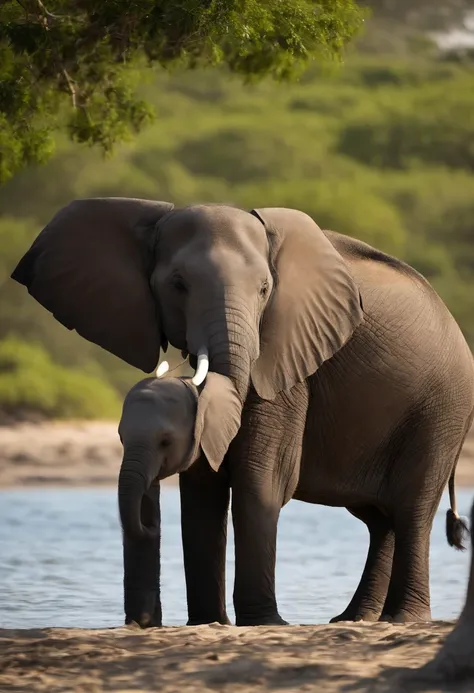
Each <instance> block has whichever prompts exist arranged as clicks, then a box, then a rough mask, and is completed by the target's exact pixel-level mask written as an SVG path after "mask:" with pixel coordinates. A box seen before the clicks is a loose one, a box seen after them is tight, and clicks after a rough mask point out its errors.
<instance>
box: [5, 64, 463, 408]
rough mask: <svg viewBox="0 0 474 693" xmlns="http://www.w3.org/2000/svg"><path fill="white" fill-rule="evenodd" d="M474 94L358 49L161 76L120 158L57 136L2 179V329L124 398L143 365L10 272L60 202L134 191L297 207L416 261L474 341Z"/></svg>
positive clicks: (458, 75) (456, 69) (446, 75)
mask: <svg viewBox="0 0 474 693" xmlns="http://www.w3.org/2000/svg"><path fill="white" fill-rule="evenodd" d="M472 94H474V73H473V72H472V69H471V68H470V67H469V66H463V65H462V64H459V63H456V62H445V61H441V60H438V59H433V58H431V59H426V58H422V57H419V58H418V59H416V60H415V59H413V57H410V58H407V59H400V58H397V59H396V58H393V57H389V58H387V57H384V56H381V55H379V56H377V57H376V58H372V57H368V56H365V57H361V56H354V57H352V58H351V60H350V61H349V62H348V64H347V65H345V66H344V68H343V69H339V70H337V71H334V72H332V73H329V72H327V71H322V70H321V69H320V68H318V67H317V66H313V67H312V68H310V69H308V70H307V71H306V72H305V73H304V75H303V76H302V78H301V80H300V81H299V83H292V84H287V85H285V86H284V87H282V86H281V85H277V84H275V83H274V82H273V81H270V80H263V81H262V82H260V83H259V84H248V85H245V84H243V83H242V81H241V80H240V79H238V78H231V77H230V76H229V73H228V71H227V70H221V69H216V70H214V71H201V70H199V69H196V70H195V71H194V72H192V73H190V72H189V71H184V72H179V73H176V74H172V75H170V74H166V73H164V72H159V73H157V74H156V75H155V76H154V79H153V81H152V82H151V83H149V84H145V85H142V86H141V87H140V98H144V99H145V100H146V101H147V102H149V103H150V104H152V105H153V106H154V107H155V108H156V110H157V111H158V119H157V120H156V122H155V123H154V124H153V125H152V126H151V127H150V128H147V129H146V130H145V131H143V132H142V133H141V134H140V135H139V136H138V137H137V139H136V140H135V141H134V142H133V143H128V144H124V145H122V146H120V147H119V148H118V149H117V152H116V155H115V156H114V157H113V158H111V159H108V160H103V159H102V157H101V156H100V153H99V152H98V151H97V149H92V150H91V149H89V148H88V147H84V146H77V145H75V146H74V145H72V144H71V143H70V142H68V141H67V138H66V137H62V138H60V139H58V141H57V151H56V154H55V156H54V157H53V158H52V159H51V160H50V161H49V162H48V163H47V164H46V165H45V166H43V167H35V166H32V167H30V168H29V169H27V170H25V171H23V172H22V173H20V174H18V175H17V176H15V177H14V178H13V179H12V180H11V181H10V182H8V183H7V184H5V185H4V186H3V187H2V188H0V213H1V214H2V216H1V217H0V340H1V339H5V338H7V337H8V336H9V335H15V336H16V337H17V338H18V339H21V340H25V341H26V342H40V343H41V344H42V345H43V346H44V349H45V350H46V351H47V353H48V354H49V355H50V357H51V359H52V362H53V363H54V364H57V365H58V366H61V367H63V368H67V369H68V370H69V369H72V370H73V372H74V373H78V372H80V373H84V374H86V375H87V376H88V377H93V378H96V379H97V380H98V381H101V382H103V383H106V384H107V386H109V387H110V388H113V391H114V392H115V393H118V396H122V395H123V394H124V393H125V392H126V390H127V389H128V388H129V387H130V386H131V384H132V383H133V382H136V381H137V380H138V379H139V378H141V377H142V376H143V374H142V373H141V372H139V371H137V370H135V369H133V368H131V367H129V366H127V365H125V364H124V363H122V362H121V361H119V360H118V359H116V358H115V357H113V356H111V355H110V354H107V353H106V352H105V351H103V350H101V349H99V348H98V347H95V346H93V345H92V344H89V343H88V342H86V341H85V340H84V339H82V338H81V337H79V336H78V335H77V334H76V333H73V332H69V331H67V330H66V329H65V328H64V327H62V326H61V325H60V324H59V323H57V322H56V321H55V320H54V319H53V318H52V316H51V315H50V314H49V313H47V312H46V311H45V310H44V309H43V308H41V307H40V306H39V305H38V304H37V303H36V302H35V301H33V300H32V299H31V298H30V297H29V296H28V295H27V293H26V292H25V290H24V289H23V288H22V287H20V286H19V285H17V284H16V283H15V282H12V281H9V280H8V276H9V273H10V271H11V269H12V267H13V266H14V265H15V264H16V261H17V260H18V258H19V257H20V256H21V255H22V253H23V252H24V250H26V248H27V247H28V246H29V244H30V242H31V240H32V239H33V238H34V236H35V235H36V234H37V233H38V231H39V230H40V229H41V227H42V225H43V224H44V223H46V222H47V221H48V220H49V219H50V218H51V216H52V215H53V214H54V213H55V212H56V210H57V209H58V208H59V207H60V206H62V205H64V204H66V203H67V202H69V201H70V200H71V199H74V198H77V197H86V196H99V195H125V196H138V197H148V198H154V199H163V200H171V201H173V202H175V203H176V204H178V205H180V204H189V203H192V202H195V201H210V202H213V201H223V202H230V203H235V204H238V205H240V206H242V207H244V208H251V207H254V206H266V205H269V206H272V205H278V206H290V207H296V208H299V209H302V210H304V211H306V212H307V213H309V214H310V215H311V216H313V218H314V219H315V220H316V221H317V222H318V223H319V224H320V225H321V226H322V227H323V228H332V229H334V230H337V231H340V232H342V233H347V234H349V235H353V236H356V237H358V238H361V239H362V240H364V241H366V242H368V243H370V244H373V245H375V246H377V247H379V248H381V249H382V250H385V251H387V252H389V253H393V254H395V255H397V256H399V257H401V258H403V259H405V260H407V261H408V262H409V263H410V264H413V265H414V266H415V267H416V268H417V269H419V270H420V271H421V272H422V273H423V274H425V275H426V276H427V278H428V279H429V280H430V281H431V282H432V283H433V285H434V286H435V288H436V289H437V290H438V291H439V293H440V295H441V296H442V298H443V299H444V300H445V301H446V303H447V304H448V306H449V308H450V309H451V311H452V312H453V314H454V315H455V317H456V318H457V320H458V321H459V323H460V325H461V327H462V329H463V331H464V333H465V335H466V337H467V339H468V341H469V342H470V344H471V346H474V318H473V316H474V250H473V244H472V234H473V223H474V222H473V219H474V194H473V193H474V170H473V166H472V160H473V159H472V157H473V153H472V142H473V141H474V137H473V136H472V135H473V134H474V133H473V132H472V117H471V114H472V112H473V108H472V107H473V106H474V102H473V100H472V96H471V95H472ZM359 138H360V139H359ZM170 355H171V359H170V360H171V361H172V363H173V364H177V363H179V360H180V358H179V355H177V354H176V352H175V351H173V350H171V351H170V352H168V353H167V355H166V356H167V358H168V357H169V356H170ZM0 401H1V395H0ZM91 401H92V400H91ZM101 407H102V405H101ZM101 407H98V409H97V412H96V413H97V414H99V409H101ZM50 411H51V410H50Z"/></svg>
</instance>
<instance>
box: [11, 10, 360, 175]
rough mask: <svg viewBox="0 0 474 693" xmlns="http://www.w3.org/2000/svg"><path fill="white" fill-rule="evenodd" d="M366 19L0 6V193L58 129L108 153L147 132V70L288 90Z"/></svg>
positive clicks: (330, 13)
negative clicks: (208, 70)
mask: <svg viewBox="0 0 474 693" xmlns="http://www.w3.org/2000/svg"><path fill="white" fill-rule="evenodd" d="M362 20H363V12H362V11H361V10H360V9H359V8H358V7H357V6H356V5H355V3H354V2H353V0H331V1H329V0H319V1H317V2H316V1H314V0H279V1H278V2H274V1H273V0H264V1H262V0H208V1H206V2H198V1H197V0H183V1H182V2H179V3H177V2H175V1H173V0H162V1H161V2H156V1H155V0H135V1H134V2H130V1H129V0H81V2H75V3H71V2H67V1H66V0H45V1H44V2H43V1H42V0H3V1H2V2H1V3H0V183H2V182H3V181H5V180H7V179H8V178H10V177H11V176H12V175H13V174H14V173H15V172H16V171H18V170H20V169H21V168H22V167H24V166H27V165H29V164H31V163H33V162H35V163H43V162H44V161H46V160H47V159H48V158H49V156H50V154H51V152H52V149H53V144H54V142H53V139H52V132H53V131H54V130H56V129H58V128H64V129H65V130H66V131H67V132H68V133H69V136H70V137H71V138H72V139H73V140H74V141H76V142H83V143H86V144H89V145H99V147H100V148H101V149H102V150H103V152H105V153H110V152H111V151H112V148H113V146H114V144H115V143H116V142H118V141H121V140H126V139H127V138H128V137H129V136H130V134H133V133H136V132H138V131H139V130H140V129H141V128H142V127H143V126H144V125H145V124H147V123H149V122H150V121H151V120H152V117H153V111H152V109H151V108H150V106H149V104H148V103H147V102H146V101H144V100H142V99H141V98H139V97H138V96H137V94H136V89H135V86H136V82H137V68H138V67H139V66H142V65H143V64H147V65H151V66H153V65H155V66H160V67H162V68H166V69H171V68H175V67H180V68H186V69H194V68H196V67H199V66H203V65H214V66H215V65H223V66H226V68H227V69H228V70H229V71H230V72H231V73H235V74H239V75H241V76H243V77H244V78H246V79H258V78H262V77H264V76H265V75H271V76H272V77H275V78H276V79H279V80H284V79H288V78H290V77H291V76H293V75H295V74H298V72H300V71H301V70H302V69H303V68H304V67H305V66H306V65H307V63H308V62H309V61H310V60H311V59H314V58H319V59H331V58H337V57H339V56H340V55H341V51H342V49H343V47H344V45H345V44H346V43H347V41H349V39H350V38H351V37H352V36H353V35H354V33H355V32H356V31H357V30H358V29H359V27H360V26H361V23H362Z"/></svg>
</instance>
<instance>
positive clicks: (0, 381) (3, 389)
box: [0, 338, 121, 419]
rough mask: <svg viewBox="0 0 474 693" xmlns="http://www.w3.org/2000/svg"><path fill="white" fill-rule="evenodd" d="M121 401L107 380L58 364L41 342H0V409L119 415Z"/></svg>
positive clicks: (65, 414) (20, 413)
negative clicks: (38, 343)
mask: <svg viewBox="0 0 474 693" xmlns="http://www.w3.org/2000/svg"><path fill="white" fill-rule="evenodd" d="M120 408H121V403H120V399H119V397H118V395H117V393H116V392H115V391H114V390H113V389H112V388H111V387H110V386H109V385H107V384H106V383H105V382H103V381H102V380H100V379H99V378H97V377H94V376H92V375H88V374H87V373H84V372H81V371H78V370H75V369H72V368H71V369H68V368H64V367H63V366H58V365H56V364H55V363H54V362H53V360H52V359H51V357H50V356H49V354H48V353H47V352H46V351H45V349H44V348H43V347H41V346H40V345H34V344H26V343H24V342H22V341H20V340H19V339H15V338H7V339H4V340H3V341H1V342H0V411H2V412H3V413H4V414H5V413H6V414H10V415H12V414H16V415H17V416H25V415H28V414H30V413H31V412H35V413H40V414H43V415H44V416H45V417H56V418H81V419H91V418H95V417H99V418H116V417H117V416H119V415H120Z"/></svg>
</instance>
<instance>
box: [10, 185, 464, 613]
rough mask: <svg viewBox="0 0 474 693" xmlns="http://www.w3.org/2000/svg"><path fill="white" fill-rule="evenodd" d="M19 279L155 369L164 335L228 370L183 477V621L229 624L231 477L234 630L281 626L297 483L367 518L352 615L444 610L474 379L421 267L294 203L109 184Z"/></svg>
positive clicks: (59, 227) (30, 256) (61, 314)
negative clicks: (327, 228) (286, 532)
mask: <svg viewBox="0 0 474 693" xmlns="http://www.w3.org/2000/svg"><path fill="white" fill-rule="evenodd" d="M12 276H13V278H14V279H16V280H17V281H19V282H20V283H22V284H25V285H26V286H27V287H28V290H29V292H30V293H31V294H32V295H33V296H34V297H35V298H36V299H37V300H38V301H39V302H40V303H41V304H42V305H43V306H45V307H46V308H47V309H49V310H50V311H51V312H52V313H53V314H54V315H55V317H56V318H57V319H58V320H60V321H61V322H62V323H63V324H65V325H66V326H67V327H69V328H70V329H72V328H75V329H76V330H77V331H78V332H79V333H80V334H82V335H83V336H84V337H86V338H87V339H89V340H91V341H93V342H95V343H97V344H100V345H101V346H102V347H104V348H105V349H107V350H109V351H111V352H112V353H114V354H116V355H117V356H119V357H120V358H122V359H124V360H125V361H128V362H129V363H131V364H133V365H135V366H137V367H139V368H141V369H143V370H144V371H146V372H149V371H151V370H152V369H153V368H154V367H155V365H156V363H157V360H158V357H159V350H160V346H161V347H162V348H163V349H165V350H166V347H167V345H168V342H170V343H171V344H172V345H174V346H175V347H177V348H179V349H181V350H184V351H187V352H189V353H190V354H191V357H192V360H193V361H194V362H195V360H196V356H197V355H201V357H202V358H204V359H206V357H207V356H208V358H209V363H210V368H211V370H213V371H216V372H218V373H221V374H222V375H225V376H228V377H229V378H230V379H231V381H232V382H233V383H234V386H235V389H236V392H237V394H238V397H237V398H235V397H234V398H232V403H231V404H229V405H226V406H224V405H223V406H222V407H221V408H220V410H219V414H220V416H219V419H218V420H216V421H215V428H216V435H215V436H214V435H212V431H210V432H209V431H208V432H207V434H206V437H207V440H208V444H207V446H206V449H205V450H204V452H205V455H206V458H207V460H208V461H209V465H208V464H207V463H206V462H205V460H204V458H203V457H201V460H200V462H198V463H197V464H195V465H194V466H193V467H191V468H190V469H189V471H187V472H186V473H184V474H182V475H181V477H180V489H181V503H182V523H183V529H182V533H183V547H184V558H185V570H186V584H187V597H188V612H189V623H193V624H195V623H206V622H210V621H220V622H223V623H225V622H227V621H228V619H227V614H226V610H225V576H224V565H225V545H226V526H227V510H228V504H229V487H230V486H231V487H232V515H233V523H234V534H235V560H236V576H235V588H234V606H235V611H236V621H237V624H240V625H244V624H250V625H253V624H268V623H283V621H282V619H281V617H280V616H279V614H278V610H277V604H276V599H275V585H274V571H275V546H276V532H277V522H278V517H279V512H280V509H281V507H282V506H283V505H284V504H285V503H286V502H287V501H288V500H289V499H290V498H291V497H295V498H299V499H301V500H304V501H309V502H312V503H322V504H327V505H335V506H343V507H347V508H348V509H349V510H350V511H351V512H352V513H353V514H354V515H356V516H357V517H359V518H360V519H361V520H362V521H364V522H365V523H366V524H367V526H368V528H369V532H370V548H369V553H368V557H367V563H366V566H365V570H364V574H363V576H362V579H361V583H360V585H359V587H358V589H357V591H356V593H355V595H354V598H353V600H352V601H351V603H350V605H349V606H348V608H347V609H346V611H345V612H344V613H343V614H342V615H341V617H340V618H350V619H359V618H366V619H376V618H378V617H379V616H380V614H382V617H383V618H389V619H395V620H398V621H410V620H419V619H427V618H429V617H430V600H429V571H428V557H429V535H430V530H431V525H432V521H433V516H434V514H435V511H436V508H437V506H438V504H439V501H440V498H441V494H442V491H443V489H444V487H445V485H446V483H447V481H448V477H450V475H451V476H452V477H453V475H454V469H455V465H456V462H457V459H458V456H459V454H460V450H461V447H462V444H463V441H464V438H465V435H466V433H467V431H468V429H469V426H470V423H471V420H472V416H473V407H474V388H473V382H474V377H473V361H472V355H471V353H470V351H469V349H468V347H467V344H466V342H465V340H464V338H463V337H462V334H461V332H460V330H459V328H458V326H457V325H456V323H455V321H454V319H453V318H452V316H451V315H450V313H449V312H448V310H447V308H446V307H445V306H444V304H443V303H442V301H441V299H440V298H439V297H438V296H437V294H436V293H435V292H434V290H433V289H432V288H431V286H430V285H429V284H428V282H427V281H426V280H425V279H424V278H423V277H422V276H420V275H419V274H418V273H417V272H416V271H415V270H413V269H412V268H410V267H409V266H407V265H406V264H404V263H402V262H400V261H398V260H396V259H394V258H392V257H389V256H387V255H385V254H383V253H381V252H379V251H377V250H375V249H373V248H371V247H369V246H367V245H366V244H364V243H361V242H359V241H356V240H353V239H349V238H347V237H345V236H341V235H339V234H336V233H332V232H323V231H321V229H320V228H319V227H318V226H317V225H316V224H315V222H314V221H313V220H312V219H311V218H310V217H308V216H307V215H306V214H304V213H303V212H299V211H297V210H290V209H259V210H253V211H252V212H250V213H249V212H246V211H243V210H240V209H236V208H232V207H228V206H222V205H214V206H205V205H196V206H190V207H187V208H184V209H174V208H173V207H172V205H171V204H168V203H156V202H150V201H143V200H127V199H113V198H109V199H89V200H79V201H75V202H72V203H70V204H69V205H67V206H66V207H65V208H63V209H62V210H60V211H59V212H58V213H57V214H56V216H55V217H54V218H53V219H52V221H51V222H50V223H49V224H48V225H47V226H46V228H45V229H44V230H43V231H42V233H41V234H40V235H39V236H38V238H37V239H36V241H35V242H34V243H33V246H32V247H31V249H30V250H29V251H28V252H27V253H26V255H25V256H24V257H23V259H22V260H21V261H20V263H19V265H18V267H17V268H16V270H15V272H14V273H13V275H12ZM236 420H237V422H239V421H240V428H238V423H237V426H236V425H235V422H236ZM237 431H238V434H237V435H236V433H237ZM231 443H232V444H231ZM229 446H230V447H229ZM224 459H225V464H222V462H223V461H224ZM211 468H212V470H211ZM215 472H217V473H215ZM137 483H142V481H141V480H138V482H137ZM450 486H451V490H453V478H452V480H451V485H450ZM452 501H453V502H452V510H451V511H450V512H448V539H450V541H451V543H453V544H456V545H458V546H459V545H460V537H459V534H460V530H461V523H460V520H459V519H458V516H457V513H456V510H455V506H454V495H453V496H452ZM315 541H317V539H316V538H315Z"/></svg>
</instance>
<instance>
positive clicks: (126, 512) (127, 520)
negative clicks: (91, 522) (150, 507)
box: [118, 448, 158, 539]
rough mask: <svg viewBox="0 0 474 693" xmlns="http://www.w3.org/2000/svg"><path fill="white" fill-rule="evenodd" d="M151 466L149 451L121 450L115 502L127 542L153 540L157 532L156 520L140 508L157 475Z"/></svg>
mask: <svg viewBox="0 0 474 693" xmlns="http://www.w3.org/2000/svg"><path fill="white" fill-rule="evenodd" d="M153 467H156V464H153V459H152V453H151V451H149V450H145V449H140V450H138V449H136V448H134V449H126V450H125V452H124V456H123V460H122V466H121V468H120V474H119V482H118V502H119V514H120V522H121V524H122V528H123V531H124V534H125V535H126V536H127V537H129V538H131V539H132V538H133V539H141V538H145V537H153V536H154V535H155V534H156V532H157V526H156V519H155V518H154V517H153V515H150V514H149V513H147V512H146V508H145V509H144V508H143V500H144V496H145V494H146V493H147V491H148V490H149V488H150V486H151V482H152V481H153V479H154V478H155V477H156V476H157V474H158V471H157V470H155V469H153ZM155 472H156V473H155ZM144 520H145V524H144Z"/></svg>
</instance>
